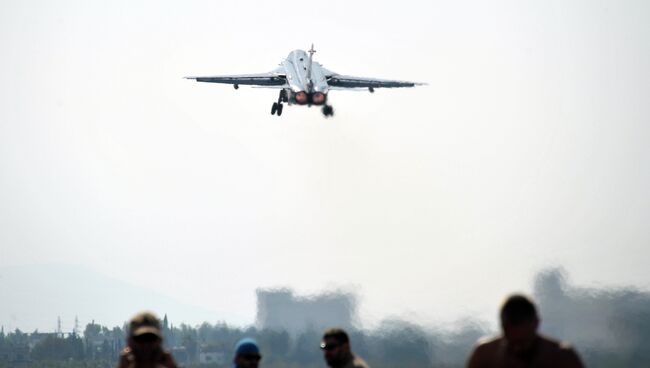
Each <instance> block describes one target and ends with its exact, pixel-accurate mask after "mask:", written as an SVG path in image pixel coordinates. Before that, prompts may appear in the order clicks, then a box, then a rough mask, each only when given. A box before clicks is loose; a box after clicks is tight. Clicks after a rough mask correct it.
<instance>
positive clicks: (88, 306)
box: [0, 265, 224, 332]
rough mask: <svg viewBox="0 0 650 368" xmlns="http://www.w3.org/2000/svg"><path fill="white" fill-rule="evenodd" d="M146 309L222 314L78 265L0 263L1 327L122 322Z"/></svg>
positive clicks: (195, 316)
mask: <svg viewBox="0 0 650 368" xmlns="http://www.w3.org/2000/svg"><path fill="white" fill-rule="evenodd" d="M143 309H149V310H153V311H154V312H156V313H158V314H159V315H160V317H161V318H162V316H163V315H164V314H165V313H166V314H167V315H168V317H169V320H170V321H171V322H172V323H175V322H176V323H180V322H185V323H192V324H195V323H200V322H203V321H210V322H216V321H218V320H223V319H224V318H223V316H219V315H217V313H216V312H212V311H209V310H205V309H203V308H199V307H194V306H191V305H186V304H184V303H182V302H179V301H177V300H174V299H173V298H170V297H167V296H165V295H161V294H159V293H156V292H152V291H150V290H148V289H144V288H141V287H137V286H134V285H130V284H128V283H126V282H123V281H119V280H116V279H112V278H110V277H107V276H105V275H103V274H100V273H97V272H94V271H91V270H88V269H86V268H84V267H80V266H65V265H41V266H21V267H5V268H0V325H2V326H4V328H5V330H6V331H8V330H13V329H15V328H20V329H21V330H22V331H24V332H32V331H34V330H35V329H39V330H40V331H54V330H55V329H56V327H57V317H58V316H60V317H61V325H62V330H63V331H64V332H66V331H71V330H72V328H73V326H74V319H75V316H78V318H79V324H80V328H81V330H82V331H83V329H84V327H85V325H86V324H87V323H90V322H91V321H92V320H95V321H96V322H97V323H99V324H102V325H105V326H108V327H113V326H122V324H123V323H124V322H125V321H127V320H128V319H129V318H130V317H131V316H132V315H133V314H135V313H136V312H138V311H140V310H143Z"/></svg>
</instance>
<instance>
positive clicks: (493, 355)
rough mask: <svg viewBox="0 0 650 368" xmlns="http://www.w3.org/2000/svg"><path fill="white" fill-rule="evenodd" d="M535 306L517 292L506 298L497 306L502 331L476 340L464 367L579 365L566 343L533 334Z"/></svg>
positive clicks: (536, 320) (555, 367)
mask: <svg viewBox="0 0 650 368" xmlns="http://www.w3.org/2000/svg"><path fill="white" fill-rule="evenodd" d="M539 321H540V319H539V317H538V316H537V308H536V307H535V304H533V302H532V300H530V299H529V298H528V297H526V296H524V295H520V294H514V295H511V296H510V297H508V298H507V299H506V301H505V303H504V304H503V306H502V307H501V328H502V330H503V334H502V335H501V336H497V337H495V338H491V339H489V340H484V341H479V343H478V344H477V346H476V347H475V348H474V350H473V351H472V353H471V355H470V357H469V359H468V361H467V367H468V368H519V367H537V368H582V367H583V365H582V362H581V361H580V358H579V357H578V354H577V353H576V352H575V350H573V348H571V346H570V345H568V344H566V343H563V342H558V341H555V340H553V339H551V338H548V337H546V336H542V335H540V334H539V333H537V327H539Z"/></svg>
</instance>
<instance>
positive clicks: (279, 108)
mask: <svg viewBox="0 0 650 368" xmlns="http://www.w3.org/2000/svg"><path fill="white" fill-rule="evenodd" d="M283 106H284V105H283V104H278V111H276V114H278V116H280V115H282V107H283Z"/></svg>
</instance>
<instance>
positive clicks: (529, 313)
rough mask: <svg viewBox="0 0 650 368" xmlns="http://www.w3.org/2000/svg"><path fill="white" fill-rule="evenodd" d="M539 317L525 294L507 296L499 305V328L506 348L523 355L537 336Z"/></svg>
mask: <svg viewBox="0 0 650 368" xmlns="http://www.w3.org/2000/svg"><path fill="white" fill-rule="evenodd" d="M538 326H539V317H538V315H537V308H535V304H533V302H532V301H531V300H530V299H529V298H528V297H526V296H524V295H520V294H514V295H511V296H509V297H508V298H507V299H506V300H505V302H504V303H503V306H502V307H501V328H502V329H503V335H504V337H505V339H506V341H507V346H508V350H510V351H511V352H512V353H513V354H515V355H525V354H526V353H528V352H529V351H530V350H531V348H532V347H533V345H534V342H535V339H536V337H537V327H538Z"/></svg>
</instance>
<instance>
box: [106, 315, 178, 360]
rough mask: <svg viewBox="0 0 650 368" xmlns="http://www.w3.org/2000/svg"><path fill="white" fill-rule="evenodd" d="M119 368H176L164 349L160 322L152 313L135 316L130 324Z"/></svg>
mask: <svg viewBox="0 0 650 368" xmlns="http://www.w3.org/2000/svg"><path fill="white" fill-rule="evenodd" d="M117 367H118V368H176V367H177V366H176V362H174V358H172V356H171V354H169V353H167V352H165V351H163V349H162V334H161V333H160V321H159V320H158V318H157V317H156V316H155V315H154V314H153V313H151V312H142V313H138V314H137V315H135V316H134V317H133V318H132V319H131V322H130V323H129V335H128V338H127V340H126V347H125V348H124V350H122V352H121V353H120V361H119V363H118V365H117Z"/></svg>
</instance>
